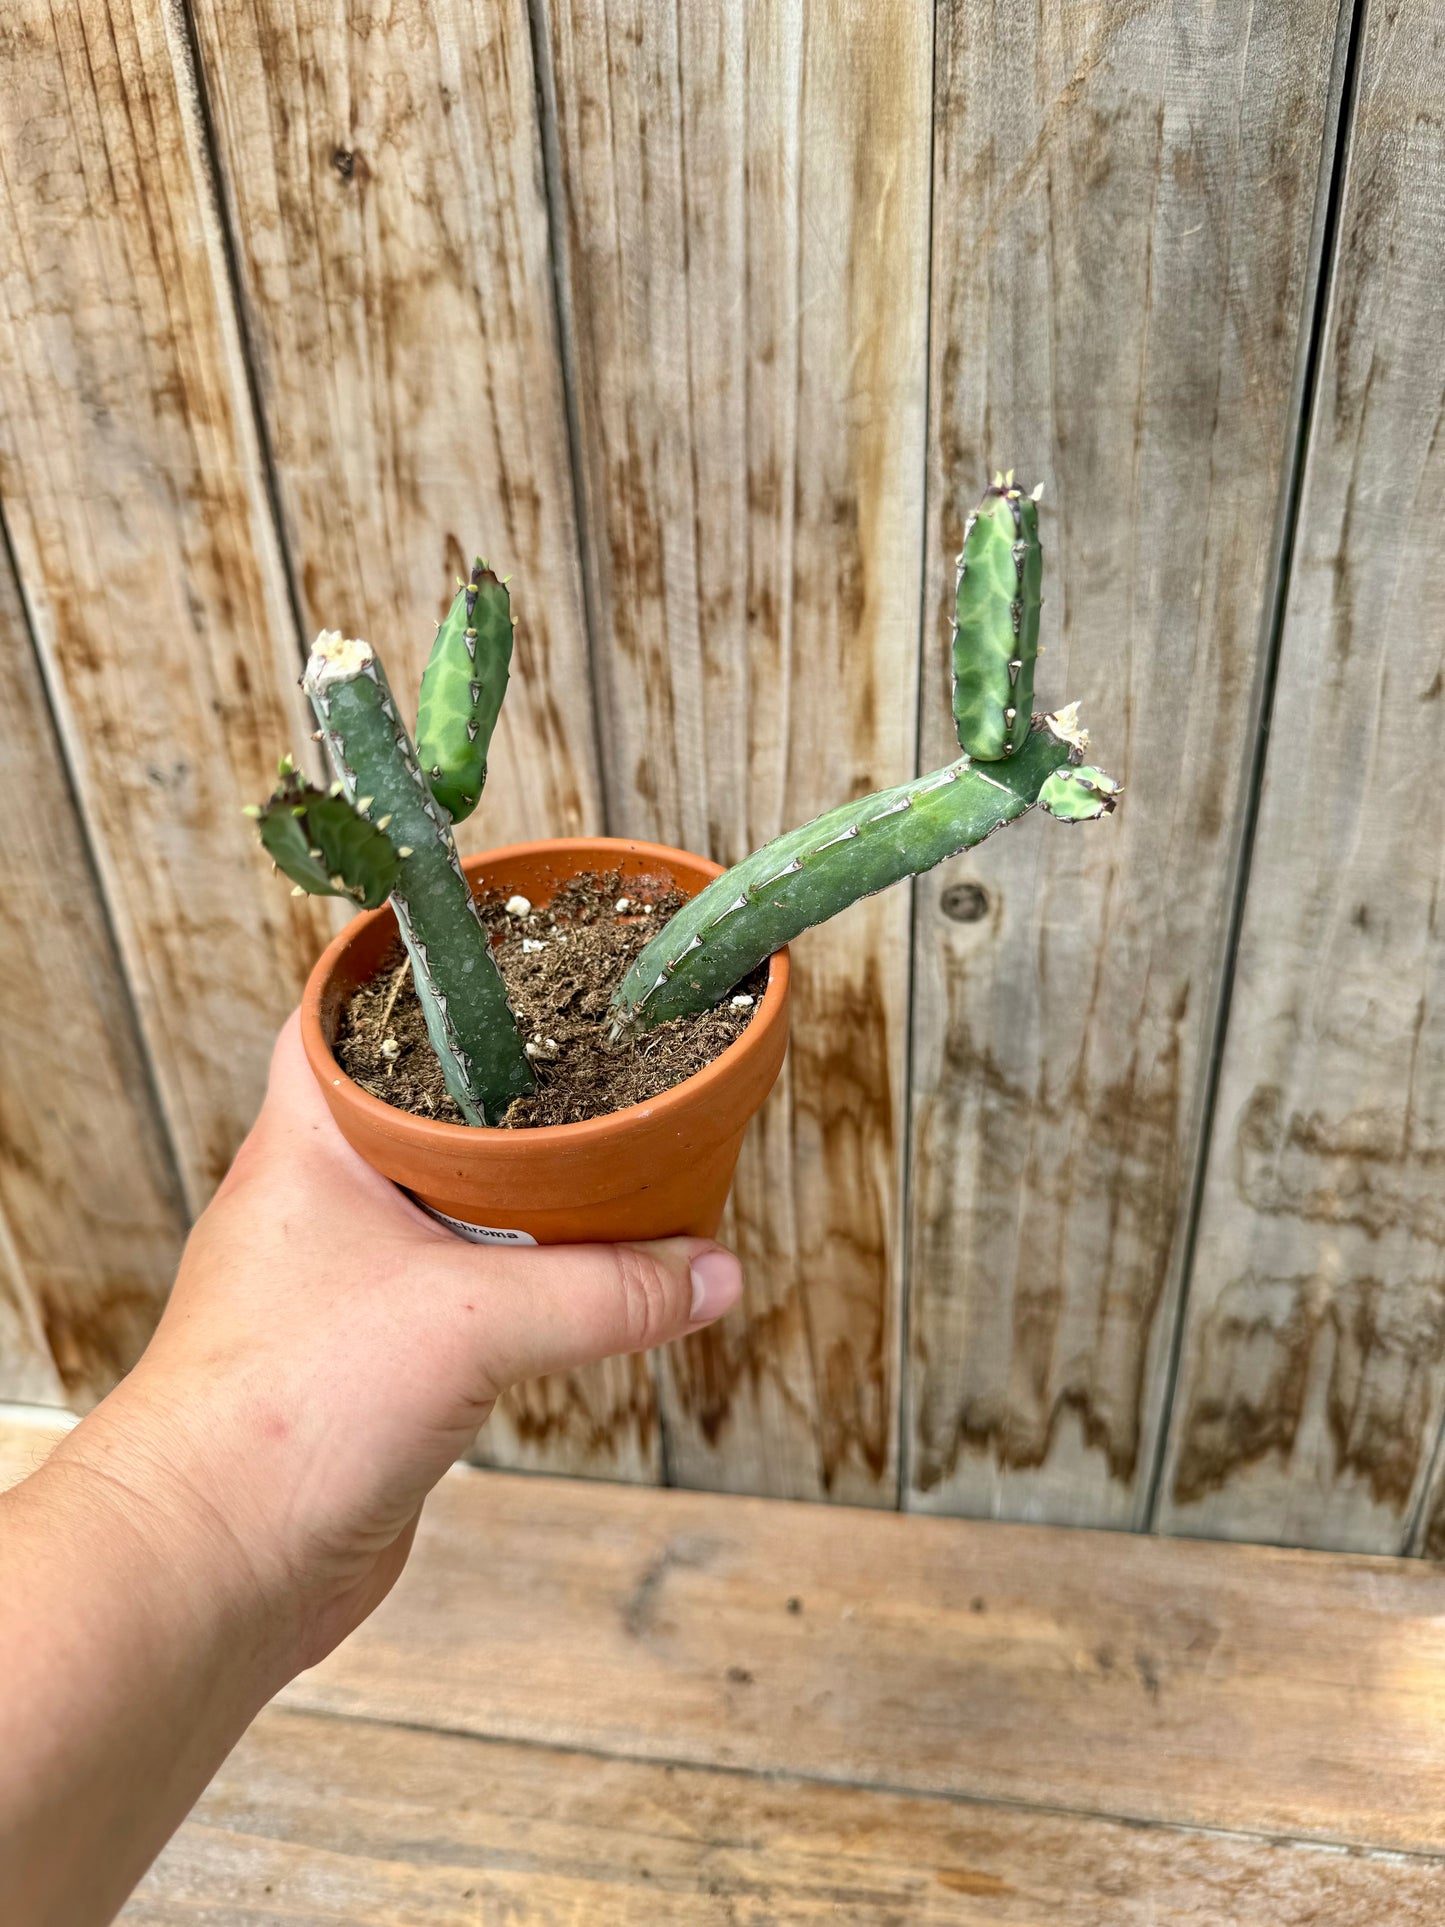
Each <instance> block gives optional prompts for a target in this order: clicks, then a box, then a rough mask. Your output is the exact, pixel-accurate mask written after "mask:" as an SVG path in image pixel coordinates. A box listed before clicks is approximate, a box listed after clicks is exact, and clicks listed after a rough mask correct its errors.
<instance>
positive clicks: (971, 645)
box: [953, 469, 1044, 761]
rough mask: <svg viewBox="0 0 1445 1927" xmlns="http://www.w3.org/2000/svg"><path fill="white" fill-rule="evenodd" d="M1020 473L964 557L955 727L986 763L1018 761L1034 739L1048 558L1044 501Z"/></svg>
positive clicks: (1002, 479)
mask: <svg viewBox="0 0 1445 1927" xmlns="http://www.w3.org/2000/svg"><path fill="white" fill-rule="evenodd" d="M1042 493H1043V485H1042V483H1041V484H1040V485H1039V487H1038V488H1036V489H1035V490H1033V492H1032V493H1031V494H1029V495H1025V494H1024V492H1023V490H1022V489H1019V488H1015V487H1014V478H1013V470H1012V469H1010V470H1009V472H1008V474H1007V475H1006V476H1004V475H997V476H995V477H994V485H993V487H992V488H991V489H989V491H988V492H987V494H986V495H985V496H984V498H983V500H982V501H981V502H980V503H979V505H978V507H977V508H976V509H975V510H974V511H973V513H972V514H971V515H970V516H969V518H968V520H967V522H965V524H964V529H963V549H962V551H961V553H960V555H959V558H958V588H957V592H956V595H955V600H954V621H953V723H954V728H955V729H956V730H957V732H958V741H959V746H960V748H962V749H964V750H966V751H967V752H968V754H969V755H970V756H972V757H974V758H976V759H978V760H979V761H992V760H994V759H995V758H997V757H1000V756H1011V755H1012V754H1013V752H1014V750H1015V748H1016V747H1017V746H1018V744H1019V743H1020V742H1022V740H1023V738H1024V737H1025V736H1027V735H1028V732H1029V721H1030V717H1031V716H1032V713H1033V706H1034V664H1035V662H1036V661H1037V659H1038V653H1039V608H1040V605H1041V603H1042V601H1043V593H1042V591H1043V575H1044V552H1043V547H1042V545H1041V544H1040V542H1039V496H1040V495H1041V494H1042Z"/></svg>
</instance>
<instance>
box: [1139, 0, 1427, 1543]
mask: <svg viewBox="0 0 1445 1927" xmlns="http://www.w3.org/2000/svg"><path fill="white" fill-rule="evenodd" d="M1442 90H1445V5H1442V4H1441V0H1423V3H1422V4H1419V5H1416V6H1412V7H1407V8H1398V7H1385V6H1381V7H1370V8H1368V9H1366V12H1365V16H1364V28H1363V39H1362V42H1361V47H1360V54H1359V88H1358V103H1357V106H1356V110H1355V114H1354V117H1353V122H1352V126H1351V130H1350V148H1349V159H1348V168H1347V172H1346V175H1345V182H1344V192H1343V199H1342V202H1341V208H1340V223H1339V235H1340V240H1339V250H1338V260H1337V264H1336V269H1335V276H1334V280H1333V283H1332V286H1331V290H1330V303H1329V311H1328V317H1327V324H1326V329H1325V334H1324V338H1323V343H1322V347H1321V359H1320V372H1319V382H1318V390H1317V394H1316V397H1315V403H1314V408H1313V412H1312V416H1311V421H1310V432H1309V452H1308V463H1307V467H1306V471H1305V478H1304V486H1303V492H1302V496H1301V503H1300V512H1299V530H1298V535H1297V537H1296V541H1295V550H1294V566H1293V571H1292V575H1291V586H1290V597H1289V605H1288V609H1287V611H1286V619H1285V627H1284V635H1283V642H1282V648H1281V657H1280V666H1279V676H1278V683H1277V687H1276V691H1275V698H1274V710H1273V718H1272V722H1271V726H1270V751H1269V761H1268V764H1267V767H1266V770H1265V782H1264V791H1263V796H1262V799H1261V804H1260V815H1259V829H1258V834H1257V835H1256V837H1255V841H1254V851H1253V857H1252V862H1251V869H1250V876H1249V895H1248V899H1247V902H1246V906H1245V918H1244V925H1243V930H1242V933H1241V939H1240V946H1239V958H1238V963H1237V967H1236V971H1235V985H1234V994H1233V1000H1232V1003H1231V1006H1230V1022H1229V1036H1228V1039H1227V1042H1226V1048H1225V1055H1224V1063H1223V1067H1222V1072H1221V1076H1220V1084H1219V1097H1218V1102H1217V1105H1216V1107H1215V1118H1214V1130H1213V1137H1212V1142H1211V1145H1210V1154H1209V1170H1208V1181H1207V1186H1206V1190H1205V1195H1204V1203H1203V1211H1202V1215H1201V1219H1200V1225H1199V1237H1198V1255H1197V1258H1196V1262H1195V1267H1194V1277H1193V1280H1192V1283H1191V1286H1190V1298H1189V1322H1188V1331H1187V1341H1186V1344H1185V1348H1184V1352H1183V1363H1182V1369H1181V1373H1180V1379H1179V1386H1178V1391H1177V1395H1176V1397H1175V1401H1174V1417H1173V1424H1172V1432H1171V1438H1170V1452H1169V1459H1168V1464H1167V1467H1166V1472H1165V1477H1164V1481H1163V1484H1162V1488H1161V1491H1162V1503H1161V1506H1160V1510H1159V1523H1160V1525H1161V1526H1162V1527H1163V1528H1164V1529H1165V1530H1167V1531H1176V1532H1180V1531H1182V1532H1205V1533H1218V1534H1222V1535H1227V1536H1229V1537H1233V1538H1249V1539H1254V1538H1265V1539H1280V1540H1285V1541H1289V1542H1292V1543H1298V1544H1305V1545H1325V1546H1347V1547H1356V1548H1359V1549H1362V1550H1366V1551H1375V1552H1393V1551H1401V1550H1404V1548H1405V1546H1406V1544H1407V1542H1408V1539H1409V1535H1410V1531H1411V1526H1412V1523H1413V1521H1414V1520H1415V1519H1416V1517H1417V1516H1418V1514H1419V1512H1420V1508H1421V1503H1422V1499H1423V1498H1424V1495H1425V1488H1426V1483H1427V1478H1428V1474H1429V1469H1430V1464H1431V1459H1432V1455H1433V1452H1434V1449H1435V1444H1436V1440H1437V1438H1438V1436H1439V1433H1440V1426H1441V1420H1442V1413H1445V1206H1442V1201H1441V1190H1440V1184H1441V1171H1442V1168H1445V950H1442V945H1441V929H1440V916H1441V911H1440V904H1441V894H1442V884H1445V859H1442V851H1445V790H1442V787H1441V784H1440V778H1439V769H1440V730H1441V716H1442V712H1445V705H1442V701H1441V697H1442V691H1445V540H1442V530H1445V436H1442V433H1441V421H1442V406H1445V322H1442V301H1441V279H1440V263H1441V259H1442V249H1445V121H1442V119H1441V116H1440V113H1439V111H1438V109H1439V101H1440V98H1441V94H1442Z"/></svg>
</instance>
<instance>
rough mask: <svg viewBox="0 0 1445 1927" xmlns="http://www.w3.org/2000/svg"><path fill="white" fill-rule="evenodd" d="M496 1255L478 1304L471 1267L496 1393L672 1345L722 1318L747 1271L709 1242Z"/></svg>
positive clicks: (487, 1371)
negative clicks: (523, 1381)
mask: <svg viewBox="0 0 1445 1927" xmlns="http://www.w3.org/2000/svg"><path fill="white" fill-rule="evenodd" d="M459 1255H460V1254H459ZM468 1255H469V1256H470V1254H468ZM488 1256H489V1258H490V1263H489V1264H488V1265H487V1286H486V1288H485V1289H484V1290H483V1292H482V1293H481V1297H480V1299H479V1298H478V1297H477V1296H476V1293H477V1287H478V1279H477V1273H476V1271H475V1270H474V1269H469V1272H468V1277H467V1297H468V1299H469V1301H470V1304H471V1305H474V1306H475V1308H476V1309H477V1310H478V1311H482V1310H485V1318H484V1319H483V1320H482V1321H481V1322H480V1324H479V1325H478V1326H477V1327H476V1331H477V1339H478V1342H479V1344H480V1346H481V1348H482V1358H481V1360H480V1361H479V1362H480V1364H481V1368H482V1373H483V1376H484V1377H485V1379H486V1381H487V1384H488V1387H489V1389H490V1391H491V1392H492V1393H500V1392H502V1391H504V1390H505V1389H506V1388H507V1386H509V1385H515V1384H517V1383H518V1381H519V1380H521V1379H524V1378H536V1377H539V1376H540V1375H541V1374H543V1373H545V1372H558V1371H566V1370H567V1369H569V1368H570V1367H571V1366H574V1365H587V1364H591V1363H592V1362H593V1361H594V1360H596V1359H600V1358H614V1357H616V1356H618V1355H619V1354H620V1353H623V1352H645V1351H650V1350H651V1349H652V1348H653V1346H654V1345H665V1344H666V1343H667V1342H668V1341H669V1340H670V1339H673V1338H681V1337H683V1336H684V1334H685V1333H687V1332H691V1331H696V1330H697V1329H698V1328H699V1327H700V1326H702V1325H708V1324H711V1323H712V1321H713V1319H715V1318H721V1317H722V1315H723V1313H724V1312H726V1311H729V1310H730V1309H731V1308H732V1306H733V1305H735V1304H736V1303H737V1301H738V1299H739V1297H740V1296H741V1295H742V1288H743V1274H742V1266H741V1265H740V1264H739V1263H738V1261H737V1259H736V1258H735V1257H734V1256H733V1254H732V1253H731V1252H730V1251H728V1250H725V1249H724V1247H723V1246H722V1245H719V1244H714V1243H713V1242H712V1241H711V1239H708V1238H662V1239H659V1240H658V1241H657V1242H655V1243H652V1244H623V1245H539V1246H536V1247H534V1248H533V1249H531V1250H526V1251H508V1252H505V1253H503V1252H497V1253H495V1254H488Z"/></svg>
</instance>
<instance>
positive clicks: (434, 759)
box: [416, 558, 512, 823]
mask: <svg viewBox="0 0 1445 1927" xmlns="http://www.w3.org/2000/svg"><path fill="white" fill-rule="evenodd" d="M511 662H512V611H511V600H510V598H509V596H508V594H507V585H506V584H505V583H504V582H501V581H499V580H498V578H497V577H496V576H495V575H494V574H493V572H492V571H491V570H490V569H489V568H488V567H487V565H486V563H485V562H483V561H481V560H480V558H479V559H478V560H477V561H476V562H475V563H474V564H473V566H472V573H471V579H470V581H468V582H465V583H463V584H462V586H461V587H460V588H459V589H458V590H457V593H456V595H455V597H454V598H453V601H452V606H451V608H450V609H449V610H448V611H447V614H446V618H445V620H444V621H443V622H442V625H441V627H440V628H439V629H438V630H437V636H436V641H435V642H434V643H433V644H432V652H431V655H430V657H429V658H428V661H427V666H426V669H425V671H424V672H423V674H422V679H421V696H420V700H419V702H418V705H417V718H416V749H417V755H418V757H419V759H420V761H421V766H422V770H423V772H424V773H425V775H426V779H427V782H428V783H429V784H430V786H431V792H432V795H433V796H434V797H435V798H436V800H437V801H438V803H440V804H441V806H442V808H443V809H444V810H446V811H447V813H448V815H449V816H450V817H451V819H452V821H453V822H454V823H460V822H461V821H462V819H463V817H467V816H470V815H471V813H472V811H473V810H474V809H475V808H476V807H477V803H478V801H479V799H480V797H481V794H482V788H483V786H484V784H485V783H486V780H487V751H488V749H489V748H490V746H491V741H492V732H493V730H495V728H496V726H497V717H498V715H499V713H500V711H501V707H502V698H503V697H504V696H505V695H506V693H507V677H508V675H509V673H510V670H511Z"/></svg>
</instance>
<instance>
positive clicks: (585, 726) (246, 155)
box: [195, 0, 659, 1479]
mask: <svg viewBox="0 0 1445 1927" xmlns="http://www.w3.org/2000/svg"><path fill="white" fill-rule="evenodd" d="M195 19H196V28H197V37H198V41H199V45H200V49H201V54H202V66H203V71H204V74H205V82H206V92H207V98H208V101H209V104H210V110H211V118H212V124H213V127H214V131H215V140H216V147H217V154H218V159H219V163H220V172H221V178H222V180H223V182H224V184H225V190H226V195H227V201H228V206H229V208H230V210H231V226H232V231H233V233H234V235H235V241H236V257H237V267H238V272H239V276H240V283H241V288H242V293H243V300H244V305H245V311H246V315H247V319H248V323H249V338H250V342H251V345H252V348H253V352H254V356H255V365H256V369H257V376H258V388H259V393H260V400H261V408H262V412H263V415H264V418H265V421H266V426H267V432H268V437H269V440H270V445H271V447H272V449H273V451H274V455H275V461H276V476H277V493H278V498H279V502H280V507H281V514H282V517H283V520H284V523H285V528H286V535H287V539H288V541H289V544H290V549H291V553H292V555H293V557H294V559H295V564H296V576H297V587H298V592H299V596H300V601H301V607H302V616H303V620H304V622H305V623H306V625H307V631H308V634H309V633H311V632H312V631H314V630H315V629H316V628H319V627H321V626H322V625H323V624H324V625H336V624H342V625H344V626H346V627H347V628H348V629H355V630H357V631H358V632H359V633H362V634H364V635H367V636H369V637H371V638H372V639H373V640H374V641H375V642H376V643H377V644H378V646H379V647H380V648H381V649H382V650H383V651H384V653H385V655H386V658H387V662H388V665H389V667H390V670H391V673H392V679H393V681H394V682H395V684H396V686H397V688H398V690H399V691H401V692H402V701H403V704H404V706H414V702H415V694H414V692H415V689H416V686H417V684H418V682H419V680H420V676H421V671H422V667H423V665H424V664H425V661H426V655H427V651H428V650H429V649H430V647H431V641H432V635H433V632H434V625H435V619H436V617H437V616H438V615H439V614H440V612H441V610H442V608H443V607H444V606H445V604H446V601H447V600H448V598H449V596H450V593H451V590H450V583H451V581H452V579H453V578H454V577H455V575H456V574H457V573H458V572H462V571H464V569H465V568H466V567H467V566H468V565H469V564H470V560H471V556H472V554H473V553H474V552H475V550H476V549H478V548H479V547H480V549H481V550H482V551H483V552H484V553H485V554H486V555H487V556H488V558H489V559H490V560H492V561H493V562H494V563H495V565H496V566H497V567H498V569H499V570H500V571H501V573H503V574H504V575H506V574H511V573H513V572H515V581H514V585H513V587H514V612H515V614H516V617H517V636H516V653H515V658H514V665H513V674H512V681H511V685H510V688H509V690H508V695H507V701H506V704H505V707H504V708H503V711H502V720H501V725H500V728H499V730H498V734H497V739H496V743H495V746H494V749H493V752H492V755H491V757H490V759H489V760H490V769H489V773H488V782H487V789H486V793H485V795H484V797H483V800H482V805H481V807H480V809H479V810H478V811H477V812H476V814H475V815H474V816H473V817H471V818H470V819H469V820H468V821H467V823H466V824H464V825H463V826H462V829H461V832H460V835H459V838H458V841H459V843H460V844H461V846H462V848H463V849H464V850H475V849H483V848H486V847H489V846H495V845H497V844H501V843H509V842H517V841H523V840H528V839H531V838H534V837H540V836H556V835H575V834H577V833H579V832H586V831H595V830H599V829H600V828H601V827H602V802H601V792H600V785H599V779H598V772H597V758H596V743H595V729H594V720H593V709H592V693H591V688H590V680H589V675H590V672H589V664H588V654H587V638H586V630H585V623H584V620H583V608H582V578H581V569H580V565H579V561H578V556H577V531H576V525H575V516H574V509H573V484H572V474H571V464H570V457H569V451H568V437H567V413H566V398H565V395H564V390H563V380H562V368H561V360H560V354H559V344H558V339H557V328H556V316H555V299H554V294H553V285H552V265H551V255H550V247H549V230H548V218H547V205H546V193H545V183H544V178H543V168H542V153H541V136H540V130H539V127H538V120H537V94H536V84H535V74H534V71H533V65H532V52H531V45H530V39H529V28H528V21H527V13H526V7H525V4H524V0H506V3H505V4H503V5H500V6H497V5H492V4H489V3H487V4H484V3H483V0H438V3H437V4H435V5H431V6H428V7H425V8H415V9H403V8H398V7H395V6H393V5H391V4H390V0H197V4H196V6H195ZM655 1404H656V1402H655V1399H654V1396H653V1391H652V1378H651V1373H650V1372H649V1370H648V1368H647V1366H646V1364H645V1362H644V1361H641V1360H636V1359H633V1360H619V1361H615V1362H609V1363H607V1364H605V1365H600V1366H596V1367H594V1368H592V1369H591V1370H589V1371H586V1372H582V1373H578V1374H575V1375H570V1376H568V1377H566V1378H562V1379H559V1380H557V1381H555V1382H549V1383H544V1384H538V1385H533V1386H527V1387H523V1388H520V1389H519V1390H518V1391H516V1392H514V1393H512V1394H511V1395H510V1396H509V1397H508V1398H507V1399H506V1400H504V1401H503V1403H502V1405H501V1406H500V1407H499V1409H498V1411H497V1413H496V1415H495V1416H494V1418H493V1420H492V1422H491V1424H490V1425H489V1426H488V1428H487V1431H486V1433H485V1435H484V1438H483V1442H482V1445H481V1448H480V1452H479V1456H480V1457H481V1458H482V1459H483V1460H485V1461H486V1462H488V1463H502V1464H508V1465H518V1466H524V1467H526V1468H528V1469H531V1470H545V1471H551V1472H588V1471H591V1472H597V1473H599V1474H602V1475H604V1476H615V1477H625V1478H643V1479H651V1478H655V1477H656V1476H657V1475H658V1471H659V1458H658V1439H657V1423H656V1410H655Z"/></svg>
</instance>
